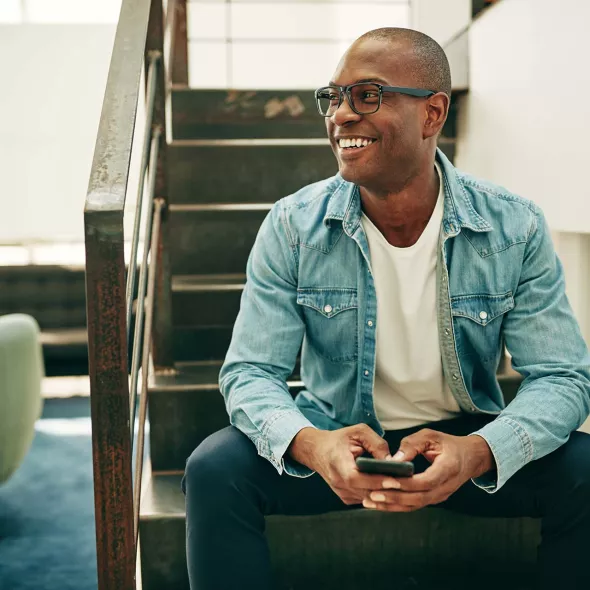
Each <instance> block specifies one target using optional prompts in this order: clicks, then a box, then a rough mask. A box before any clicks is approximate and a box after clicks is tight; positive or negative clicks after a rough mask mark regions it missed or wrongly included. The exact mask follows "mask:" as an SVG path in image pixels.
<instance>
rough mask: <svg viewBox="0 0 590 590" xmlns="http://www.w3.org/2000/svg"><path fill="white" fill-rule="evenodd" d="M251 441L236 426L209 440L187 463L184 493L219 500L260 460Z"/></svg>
mask: <svg viewBox="0 0 590 590" xmlns="http://www.w3.org/2000/svg"><path fill="white" fill-rule="evenodd" d="M257 456H258V455H257V453H256V449H255V447H254V445H253V444H252V442H251V441H250V439H248V437H247V436H245V435H244V434H243V433H241V432H240V431H239V430H237V429H236V428H234V427H233V426H229V427H227V428H224V429H223V430H219V431H218V432H215V433H213V434H212V435H210V436H209V437H207V438H206V439H205V440H204V441H203V442H202V443H201V444H200V445H199V446H198V447H197V448H196V449H195V450H194V451H193V452H192V454H191V456H190V457H189V458H188V460H187V462H186V467H185V471H184V477H183V479H182V490H183V492H184V493H185V494H188V493H191V494H198V495H200V496H203V495H209V496H213V497H216V496H219V494H221V493H222V490H223V489H224V488H227V487H228V486H231V485H234V484H235V483H237V481H239V480H240V479H241V478H242V477H243V476H244V475H245V473H246V472H247V471H248V470H249V469H250V468H251V466H252V464H253V462H254V461H253V459H255V458H256V457H257Z"/></svg>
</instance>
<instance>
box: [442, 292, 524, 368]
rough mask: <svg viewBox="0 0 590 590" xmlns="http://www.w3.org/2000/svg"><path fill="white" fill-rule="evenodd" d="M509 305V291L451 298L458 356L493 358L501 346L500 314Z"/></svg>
mask: <svg viewBox="0 0 590 590" xmlns="http://www.w3.org/2000/svg"><path fill="white" fill-rule="evenodd" d="M513 308H514V297H513V296H512V291H508V292H507V293H501V294H498V295H487V294H483V295H482V294H478V295H459V296H457V297H451V310H452V313H453V323H454V325H455V339H456V342H457V352H458V353H459V355H460V356H472V355H476V356H478V357H479V359H480V361H482V362H486V361H490V360H495V359H496V358H497V355H498V354H499V350H500V345H501V328H502V319H503V316H504V315H505V314H506V313H507V312H509V311H510V310H511V309H513Z"/></svg>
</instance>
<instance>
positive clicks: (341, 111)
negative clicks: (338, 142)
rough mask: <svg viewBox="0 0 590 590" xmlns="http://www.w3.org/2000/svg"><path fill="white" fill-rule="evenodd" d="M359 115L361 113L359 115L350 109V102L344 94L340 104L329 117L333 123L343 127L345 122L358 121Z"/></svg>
mask: <svg viewBox="0 0 590 590" xmlns="http://www.w3.org/2000/svg"><path fill="white" fill-rule="evenodd" d="M361 117H362V115H359V114H358V113H355V112H354V111H353V110H352V108H351V106H350V103H349V102H348V97H347V96H346V95H344V97H343V98H342V104H341V105H340V106H339V107H338V108H337V109H336V111H335V113H334V114H333V115H332V116H331V117H330V119H331V120H332V122H333V123H334V124H335V125H338V126H339V127H344V126H345V125H346V124H347V123H352V122H356V121H359V120H360V119H361Z"/></svg>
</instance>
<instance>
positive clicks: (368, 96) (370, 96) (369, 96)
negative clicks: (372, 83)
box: [362, 90, 379, 101]
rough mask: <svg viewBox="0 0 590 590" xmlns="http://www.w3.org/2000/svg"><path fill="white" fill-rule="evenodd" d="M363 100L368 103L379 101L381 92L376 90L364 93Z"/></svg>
mask: <svg viewBox="0 0 590 590" xmlns="http://www.w3.org/2000/svg"><path fill="white" fill-rule="evenodd" d="M362 98H363V100H366V101H372V100H379V92H377V91H376V90H366V91H365V92H363V95H362Z"/></svg>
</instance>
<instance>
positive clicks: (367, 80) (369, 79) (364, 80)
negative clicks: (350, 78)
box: [328, 78, 389, 86]
mask: <svg viewBox="0 0 590 590" xmlns="http://www.w3.org/2000/svg"><path fill="white" fill-rule="evenodd" d="M363 82H375V83H377V84H383V85H384V86H389V82H386V81H385V80H382V79H381V78H363V79H362V80H357V81H356V82H353V84H361V83H363ZM328 86H339V84H336V82H332V81H331V80H330V82H328ZM348 86H350V84H348Z"/></svg>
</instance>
